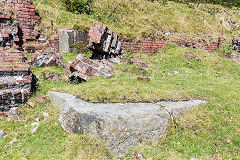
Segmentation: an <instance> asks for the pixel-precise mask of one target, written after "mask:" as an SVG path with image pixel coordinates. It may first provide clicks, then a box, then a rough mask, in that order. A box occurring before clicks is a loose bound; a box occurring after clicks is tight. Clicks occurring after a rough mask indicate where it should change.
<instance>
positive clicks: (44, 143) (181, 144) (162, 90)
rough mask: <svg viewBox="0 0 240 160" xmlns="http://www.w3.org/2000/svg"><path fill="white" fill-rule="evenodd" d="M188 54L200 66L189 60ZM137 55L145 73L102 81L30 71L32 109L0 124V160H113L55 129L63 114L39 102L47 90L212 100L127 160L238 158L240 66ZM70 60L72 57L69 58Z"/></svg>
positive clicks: (169, 51) (172, 51)
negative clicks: (34, 80) (137, 158)
mask: <svg viewBox="0 0 240 160" xmlns="http://www.w3.org/2000/svg"><path fill="white" fill-rule="evenodd" d="M189 53H191V54H193V55H195V56H198V57H199V59H200V60H195V59H186V58H184V56H185V55H186V54H189ZM135 56H136V57H138V58H141V59H144V60H146V62H147V64H148V69H145V70H144V69H142V68H141V67H139V66H137V65H135V64H128V63H122V64H121V65H116V66H115V68H116V70H117V72H115V73H114V75H113V76H112V78H111V79H104V78H103V77H98V78H92V79H90V81H88V82H87V83H81V84H66V83H65V82H64V81H56V82H51V81H46V80H43V79H42V77H41V75H42V73H43V72H46V71H48V72H56V73H61V72H63V69H61V68H60V69H59V68H56V67H47V68H35V69H34V70H33V72H34V73H35V74H36V75H38V76H39V77H40V86H39V89H38V91H37V93H35V94H34V95H33V96H32V98H31V99H30V100H29V101H30V102H32V103H34V107H33V108H31V107H29V106H28V105H27V104H25V105H22V106H21V107H20V108H19V110H20V111H21V116H23V117H24V120H23V121H18V120H17V118H16V117H15V118H13V119H10V120H9V119H8V118H5V117H0V119H1V121H0V129H4V130H5V131H7V132H8V134H7V135H6V136H5V137H4V138H2V139H0V145H1V146H2V147H1V151H0V159H21V158H22V159H24V158H25V159H115V157H114V155H113V154H112V153H111V152H110V151H109V150H108V149H107V148H106V147H105V146H104V144H102V142H101V141H99V140H97V139H96V138H95V137H93V138H91V137H88V136H78V135H74V134H70V133H66V132H65V131H63V130H62V128H61V126H60V124H59V123H58V115H59V109H58V108H57V107H55V106H52V105H51V104H50V101H49V100H48V98H47V97H46V99H44V100H42V98H41V97H44V96H45V95H46V94H47V92H48V91H49V90H54V91H61V92H67V93H70V94H74V95H76V96H78V97H79V98H82V99H85V100H88V101H91V102H153V103H154V102H158V101H160V100H188V99H196V98H198V99H205V100H208V101H209V103H208V104H204V105H201V106H200V107H198V108H194V109H192V110H191V111H189V112H188V113H187V114H186V115H184V116H182V117H181V118H178V119H176V128H175V127H173V124H170V126H169V132H168V134H167V135H166V136H165V137H161V139H160V141H159V142H143V143H140V144H137V145H136V146H134V147H133V148H132V150H131V151H130V152H129V153H128V154H127V155H126V156H125V158H126V159H134V158H133V157H132V154H133V153H134V152H140V153H142V154H143V155H144V156H145V157H146V158H147V159H164V158H166V159H190V158H191V157H195V158H198V159H211V157H213V158H214V157H216V158H217V159H228V158H232V159H239V158H240V151H239V149H240V148H239V145H240V136H239V134H240V130H239V125H240V119H239V117H240V108H239V104H240V97H239V95H240V94H239V92H240V87H239V86H240V82H239V78H240V69H239V63H237V62H236V61H232V60H229V59H225V58H222V57H221V56H220V55H219V54H218V53H216V54H211V53H207V52H204V51H201V50H196V49H187V48H180V47H177V46H175V45H168V46H166V47H165V48H164V49H163V50H162V51H161V52H159V53H158V54H157V55H155V56H151V57H146V56H144V55H135ZM73 57H74V53H72V54H70V55H69V57H68V56H67V55H65V57H64V58H65V59H66V60H71V59H72V58H73ZM175 71H178V72H179V73H177V72H175ZM174 73H175V74H174ZM138 77H148V78H150V79H151V81H149V82H139V81H137V78H138ZM112 86H114V87H112ZM43 112H46V113H49V117H44V116H43ZM37 117H39V118H40V126H39V128H38V130H37V132H35V133H34V134H31V133H30V132H31V130H32V129H33V128H34V126H31V123H33V122H34V121H35V118H37ZM29 152H30V153H29Z"/></svg>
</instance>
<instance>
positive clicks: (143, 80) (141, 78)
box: [137, 77, 150, 82]
mask: <svg viewBox="0 0 240 160" xmlns="http://www.w3.org/2000/svg"><path fill="white" fill-rule="evenodd" d="M137 80H138V81H140V82H149V81H150V78H144V77H138V78H137Z"/></svg>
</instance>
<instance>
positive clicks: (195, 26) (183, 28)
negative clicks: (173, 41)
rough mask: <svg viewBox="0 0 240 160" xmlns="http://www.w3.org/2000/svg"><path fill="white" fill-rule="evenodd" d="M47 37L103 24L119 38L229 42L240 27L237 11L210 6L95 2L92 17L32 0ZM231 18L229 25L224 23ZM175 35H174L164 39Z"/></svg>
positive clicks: (49, 1)
mask: <svg viewBox="0 0 240 160" xmlns="http://www.w3.org/2000/svg"><path fill="white" fill-rule="evenodd" d="M34 4H35V6H36V8H37V9H38V11H39V13H40V15H41V17H42V24H41V25H40V26H39V27H40V28H42V29H44V30H45V31H46V32H47V33H49V32H50V33H51V32H52V31H51V28H52V25H51V24H52V22H53V28H54V29H56V28H69V29H83V30H84V29H86V30H88V29H89V28H90V27H91V25H92V24H93V23H103V24H106V25H107V26H108V27H109V28H111V29H113V31H115V32H116V33H118V34H120V35H121V37H122V38H126V39H129V38H136V39H141V38H143V37H147V38H149V37H151V38H166V39H168V38H171V37H172V36H174V38H175V37H177V38H179V37H185V36H186V35H187V37H188V38H193V39H198V38H200V39H205V40H207V41H210V40H214V41H217V37H218V36H221V35H222V27H223V28H224V38H226V39H232V35H237V34H238V31H239V27H238V25H236V24H239V23H240V21H239V13H240V12H239V9H237V8H232V9H229V8H224V7H222V6H219V5H210V4H198V5H196V4H179V3H175V2H171V1H169V2H167V3H163V2H162V1H161V0H160V1H155V2H154V3H153V2H151V1H147V0H116V1H112V0H95V2H94V4H93V6H92V8H93V9H94V11H95V12H94V14H92V15H85V14H78V15H76V14H73V13H70V12H67V11H66V10H65V7H64V5H63V4H62V3H61V1H60V0H54V1H53V0H35V1H34ZM228 18H230V20H231V23H230V24H229V23H228V22H227V19H228ZM165 32H174V33H176V34H175V35H169V36H167V35H164V33H165Z"/></svg>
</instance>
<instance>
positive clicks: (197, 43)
mask: <svg viewBox="0 0 240 160" xmlns="http://www.w3.org/2000/svg"><path fill="white" fill-rule="evenodd" d="M168 43H175V44H177V45H179V46H181V47H189V48H199V49H202V50H206V51H208V52H213V51H215V50H218V49H219V42H213V43H211V44H208V43H207V42H206V41H204V40H191V39H172V40H157V41H154V40H148V39H147V40H140V41H134V40H130V41H122V47H123V50H125V51H127V50H130V51H133V52H134V53H143V54H147V55H154V54H156V53H157V52H158V51H159V50H161V49H162V48H163V47H164V46H165V45H166V44H168Z"/></svg>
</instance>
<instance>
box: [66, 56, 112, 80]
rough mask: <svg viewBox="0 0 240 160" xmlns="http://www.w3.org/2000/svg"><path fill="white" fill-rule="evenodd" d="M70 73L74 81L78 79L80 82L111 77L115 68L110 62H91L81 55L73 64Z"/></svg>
mask: <svg viewBox="0 0 240 160" xmlns="http://www.w3.org/2000/svg"><path fill="white" fill-rule="evenodd" d="M70 71H71V72H72V74H71V75H70V78H71V79H72V80H73V79H76V78H77V79H78V80H79V81H82V80H83V81H87V80H88V79H89V78H90V77H96V76H104V77H105V78H108V77H111V75H112V73H113V72H114V68H113V65H112V63H111V62H109V61H108V60H105V59H103V60H101V61H100V60H91V59H89V58H87V57H84V56H82V55H81V54H79V55H78V56H77V57H76V59H75V60H74V61H73V63H72V64H71V66H70Z"/></svg>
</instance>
